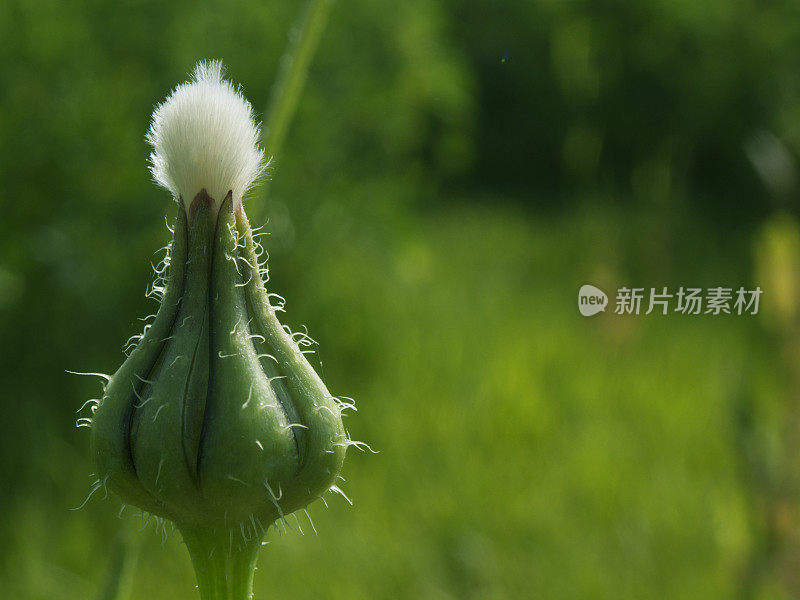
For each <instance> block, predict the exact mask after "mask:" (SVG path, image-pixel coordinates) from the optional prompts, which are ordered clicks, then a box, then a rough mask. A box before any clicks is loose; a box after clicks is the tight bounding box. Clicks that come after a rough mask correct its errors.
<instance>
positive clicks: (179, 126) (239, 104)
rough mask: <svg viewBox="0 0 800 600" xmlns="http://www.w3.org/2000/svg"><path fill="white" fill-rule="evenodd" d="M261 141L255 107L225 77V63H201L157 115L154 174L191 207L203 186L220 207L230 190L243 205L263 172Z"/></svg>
mask: <svg viewBox="0 0 800 600" xmlns="http://www.w3.org/2000/svg"><path fill="white" fill-rule="evenodd" d="M258 139H259V128H258V125H257V124H256V122H255V120H254V119H253V107H252V106H251V105H250V103H249V102H248V101H247V100H246V99H245V97H244V96H242V94H241V92H240V91H239V90H238V89H237V88H236V87H234V86H233V84H231V82H229V81H227V80H225V79H223V78H222V62H221V61H218V60H212V61H208V62H199V63H197V66H195V69H194V73H193V74H192V79H191V81H188V82H186V83H182V84H180V85H178V87H176V88H175V90H174V91H173V92H172V94H170V95H169V97H168V98H167V99H166V100H165V101H164V102H162V103H161V104H159V105H158V106H157V107H156V109H155V110H154V111H153V120H152V122H151V124H150V131H149V132H148V133H147V141H148V142H149V143H150V144H151V145H152V146H153V152H152V154H151V155H150V162H151V166H150V170H151V171H152V173H153V176H154V177H155V179H156V181H157V182H158V183H159V184H160V185H162V186H164V187H165V188H167V189H168V190H169V191H170V192H172V194H173V195H174V196H175V197H176V198H179V197H181V198H183V201H184V202H186V203H187V204H188V203H190V202H191V201H192V200H193V199H194V197H195V196H196V195H197V193H198V192H199V191H200V190H201V189H203V188H205V190H206V192H208V195H209V196H211V197H212V198H213V199H214V200H216V201H217V203H220V202H222V200H223V199H224V198H225V196H226V195H227V193H228V191H232V192H233V199H234V202H236V203H240V202H241V201H242V196H243V195H244V193H245V192H246V191H247V189H248V188H249V187H250V186H251V185H252V184H253V182H254V181H255V180H256V178H257V177H258V176H259V175H260V174H261V172H262V171H263V169H264V151H263V150H261V149H260V148H259V147H258Z"/></svg>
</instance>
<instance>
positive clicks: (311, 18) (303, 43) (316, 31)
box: [260, 0, 332, 197]
mask: <svg viewBox="0 0 800 600" xmlns="http://www.w3.org/2000/svg"><path fill="white" fill-rule="evenodd" d="M331 2H332V0H308V3H307V4H306V6H305V9H304V10H303V13H302V14H301V15H300V18H299V19H298V22H297V25H295V26H294V27H293V28H292V30H291V31H290V32H289V46H288V48H287V49H286V52H285V53H284V54H283V56H282V57H281V64H280V70H279V72H278V79H277V80H276V82H275V85H274V86H273V88H272V96H271V98H270V102H269V107H268V109H267V113H266V118H265V119H264V128H263V131H264V133H263V135H262V143H263V146H264V148H265V149H266V152H267V155H268V156H276V155H278V154H279V153H280V150H281V146H282V145H283V140H284V138H285V137H286V132H287V131H288V129H289V124H290V123H291V120H292V117H293V116H294V113H295V111H296V109H297V103H298V100H299V99H300V94H301V93H302V91H303V85H304V84H305V82H306V77H307V75H308V67H309V65H310V64H311V59H312V58H313V56H314V53H315V52H316V50H317V46H318V45H319V40H320V38H321V37H322V32H323V30H324V29H325V24H326V22H327V19H328V11H329V9H330V4H331ZM268 187H269V182H268V181H265V182H264V183H263V184H262V187H261V193H260V195H261V196H262V197H263V196H266V195H267V190H268Z"/></svg>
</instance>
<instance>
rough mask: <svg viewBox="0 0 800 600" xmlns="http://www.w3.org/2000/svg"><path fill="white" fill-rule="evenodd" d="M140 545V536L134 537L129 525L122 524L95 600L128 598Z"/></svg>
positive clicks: (122, 599) (121, 599)
mask: <svg viewBox="0 0 800 600" xmlns="http://www.w3.org/2000/svg"><path fill="white" fill-rule="evenodd" d="M140 545H141V536H139V535H134V533H133V532H132V528H131V525H130V523H126V522H123V523H122V526H121V527H120V529H119V531H118V532H117V536H116V538H115V540H114V545H113V546H112V548H111V552H110V559H109V565H108V571H107V572H106V576H105V578H104V580H103V584H102V586H101V588H100V592H99V594H98V595H97V600H125V599H126V598H128V597H129V596H130V591H131V589H130V588H131V582H132V580H133V571H134V569H135V568H136V559H137V558H138V556H139V546H140Z"/></svg>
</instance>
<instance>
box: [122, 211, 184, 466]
mask: <svg viewBox="0 0 800 600" xmlns="http://www.w3.org/2000/svg"><path fill="white" fill-rule="evenodd" d="M179 228H180V230H179ZM178 236H180V237H181V242H182V246H183V247H182V248H179V252H180V254H182V255H183V256H182V257H181V256H176V250H175V243H176V239H177V238H178ZM188 237H189V223H188V216H187V214H186V208H185V207H184V205H183V201H182V200H180V201H179V202H178V214H177V215H176V217H175V229H174V233H173V237H172V241H171V242H170V248H169V253H170V267H169V269H170V276H169V279H168V282H167V289H166V290H165V293H164V296H163V298H162V299H161V304H160V305H159V307H158V313H161V311H162V309H165V308H166V310H168V309H169V307H168V306H166V307H165V305H166V303H169V302H174V303H175V309H174V310H175V312H174V315H173V317H172V320H171V321H170V323H169V326H168V327H167V328H166V331H165V332H163V333H165V334H166V335H165V336H164V337H165V338H167V339H168V338H170V337H171V336H172V335H173V333H174V331H175V325H176V323H177V322H178V315H179V314H180V312H181V306H182V304H183V295H184V292H185V290H186V279H187V275H188V271H189V269H188V260H189V253H188ZM179 258H182V259H183V265H182V276H181V279H180V288H179V289H173V288H174V286H175V284H177V283H178V281H176V278H175V277H174V275H173V273H175V269H176V268H177V265H176V264H175V262H174V261H175V260H176V259H179ZM175 296H177V299H176V298H175ZM156 319H158V314H157V316H156ZM150 332H152V333H153V334H156V333H157V332H156V330H155V322H154V323H153V327H151V329H150ZM142 341H144V340H142ZM154 341H156V342H157V343H160V344H161V345H160V347H159V351H158V354H157V355H156V357H155V358H154V359H153V361H152V362H151V363H150V365H149V367H148V368H147V370H146V371H144V373H143V374H142V375H139V374H136V375H137V377H138V381H132V382H131V384H132V389H133V397H132V398H131V401H130V403H129V404H128V409H127V410H126V413H125V416H124V417H123V421H122V422H123V427H125V432H124V434H123V436H124V439H125V450H126V451H127V454H128V459H129V460H130V465H131V469H132V470H133V474H134V476H135V477H136V478H137V479H138V478H139V470H138V469H137V467H136V461H135V460H134V457H133V439H132V438H133V437H134V436H135V435H136V429H137V426H138V419H139V409H140V408H141V407H142V406H143V405H144V403H145V402H147V400H146V399H145V398H144V394H143V392H144V391H145V390H146V389H147V388H148V387H150V388H152V386H151V385H150V380H151V378H152V376H153V374H154V373H155V371H156V369H157V368H158V366H159V364H160V363H161V359H162V358H163V356H164V354H165V353H166V351H167V346H168V343H167V342H166V341H159V340H154ZM151 393H152V389H151ZM139 403H141V404H139Z"/></svg>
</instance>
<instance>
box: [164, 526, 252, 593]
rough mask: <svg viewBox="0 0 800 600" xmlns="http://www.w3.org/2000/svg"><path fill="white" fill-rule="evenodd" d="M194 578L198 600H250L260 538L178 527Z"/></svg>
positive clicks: (227, 532) (228, 532)
mask: <svg viewBox="0 0 800 600" xmlns="http://www.w3.org/2000/svg"><path fill="white" fill-rule="evenodd" d="M179 529H180V531H181V534H182V535H183V541H184V542H186V547H187V548H188V549H189V555H190V556H191V558H192V566H193V567H194V572H195V575H196V576H197V587H198V588H199V590H200V598H201V600H251V598H252V597H253V574H254V572H255V567H256V558H257V557H258V550H259V548H260V547H261V537H260V536H258V535H256V536H254V537H253V538H251V539H244V538H243V537H242V536H241V535H237V534H236V533H233V532H231V531H215V530H211V529H201V528H196V527H180V526H179Z"/></svg>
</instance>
